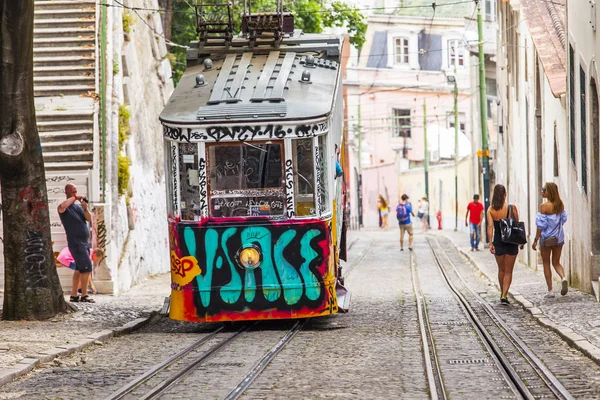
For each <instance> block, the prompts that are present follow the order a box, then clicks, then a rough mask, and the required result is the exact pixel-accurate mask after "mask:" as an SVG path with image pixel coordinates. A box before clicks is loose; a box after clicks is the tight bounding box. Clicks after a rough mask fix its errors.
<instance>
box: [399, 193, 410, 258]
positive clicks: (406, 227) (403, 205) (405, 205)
mask: <svg viewBox="0 0 600 400" xmlns="http://www.w3.org/2000/svg"><path fill="white" fill-rule="evenodd" d="M412 212H413V210H412V206H411V204H410V203H409V202H408V196H407V195H406V194H403V195H402V201H401V202H400V204H398V206H397V207H396V219H398V225H400V251H404V232H408V250H410V251H412V247H413V228H412V222H411V220H410V215H411V214H412Z"/></svg>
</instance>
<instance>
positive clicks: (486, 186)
mask: <svg viewBox="0 0 600 400" xmlns="http://www.w3.org/2000/svg"><path fill="white" fill-rule="evenodd" d="M477 33H478V36H479V37H478V40H479V46H478V47H479V106H480V112H479V113H480V115H481V164H482V166H481V168H482V171H481V172H482V173H483V203H484V208H485V210H486V212H485V225H484V231H485V241H486V243H489V242H490V239H491V238H489V237H488V234H487V224H488V220H487V209H488V208H489V206H490V158H489V156H490V151H489V149H488V133H487V101H486V87H485V55H484V54H483V21H482V18H481V0H479V1H478V2H477Z"/></svg>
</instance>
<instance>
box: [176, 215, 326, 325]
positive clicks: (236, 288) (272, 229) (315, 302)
mask: <svg viewBox="0 0 600 400" xmlns="http://www.w3.org/2000/svg"><path fill="white" fill-rule="evenodd" d="M175 229H177V231H178V232H181V233H180V236H181V237H182V238H183V242H182V243H181V247H180V248H178V249H172V252H171V257H172V260H180V258H178V257H177V256H175V254H176V251H177V250H181V251H182V252H183V254H189V256H187V255H186V256H185V257H190V258H193V259H194V260H197V262H198V266H199V269H200V270H201V271H202V272H201V273H200V274H199V275H197V276H196V278H195V279H192V280H190V283H189V284H188V285H187V286H186V285H181V282H180V281H178V280H175V279H176V278H174V279H173V284H172V286H171V287H172V288H173V290H180V291H181V292H182V294H181V295H182V296H184V297H185V298H186V300H185V301H183V302H182V303H181V307H186V310H185V313H186V315H197V316H199V317H202V316H211V320H215V321H216V320H219V315H220V314H223V313H228V312H241V311H244V312H246V311H247V310H256V311H259V312H260V311H267V310H271V311H272V310H300V309H306V308H309V309H315V310H318V312H334V311H335V307H337V300H336V298H335V291H334V282H333V281H331V282H329V281H325V277H326V275H327V271H328V262H329V259H330V257H329V251H330V246H329V245H328V242H329V234H328V231H327V228H326V224H325V223H323V222H321V221H319V222H314V221H312V222H309V223H306V224H302V225H289V224H286V225H281V226H277V225H266V226H249V227H245V228H238V227H219V228H198V227H191V226H178V227H177V228H175ZM248 247H255V248H258V249H260V253H261V262H260V264H259V266H258V267H253V268H245V267H244V266H243V265H241V264H240V263H239V261H238V257H237V256H236V253H237V252H238V251H239V249H243V248H248ZM184 249H185V250H184ZM184 251H185V252H184ZM185 257H182V258H181V260H182V259H184V258H185ZM172 265H173V261H172ZM186 265H187V268H189V266H191V264H186ZM184 268H186V267H184V266H182V265H181V264H179V265H176V266H175V268H174V269H173V267H172V271H177V272H179V271H181V270H182V269H184ZM184 274H185V275H186V276H187V275H188V274H189V272H187V271H185V273H184ZM172 275H173V272H172ZM175 276H179V275H177V274H176V273H175ZM188 307H194V308H195V309H189V308H188ZM271 311H269V312H271Z"/></svg>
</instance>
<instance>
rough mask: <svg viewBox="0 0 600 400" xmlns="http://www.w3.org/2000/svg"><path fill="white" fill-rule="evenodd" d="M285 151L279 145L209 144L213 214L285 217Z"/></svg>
mask: <svg viewBox="0 0 600 400" xmlns="http://www.w3.org/2000/svg"><path fill="white" fill-rule="evenodd" d="M282 149H283V144H282V143H280V142H277V143H269V144H258V143H256V142H254V143H245V142H243V143H239V144H237V143H235V144H217V145H210V146H209V148H208V160H209V162H208V168H209V171H210V187H209V190H210V191H209V195H210V215H211V216H212V217H240V216H260V215H263V216H280V215H283V211H284V199H285V194H284V177H283V157H282Z"/></svg>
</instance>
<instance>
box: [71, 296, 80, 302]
mask: <svg viewBox="0 0 600 400" xmlns="http://www.w3.org/2000/svg"><path fill="white" fill-rule="evenodd" d="M69 302H71V303H79V296H71V297H70V298H69Z"/></svg>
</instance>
